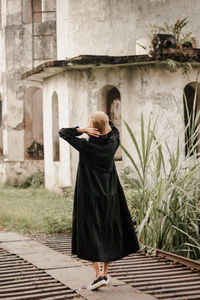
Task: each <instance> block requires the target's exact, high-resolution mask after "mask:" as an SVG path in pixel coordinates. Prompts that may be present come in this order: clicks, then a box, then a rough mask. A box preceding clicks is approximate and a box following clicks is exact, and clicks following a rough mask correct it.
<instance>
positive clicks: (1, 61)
mask: <svg viewBox="0 0 200 300" xmlns="http://www.w3.org/2000/svg"><path fill="white" fill-rule="evenodd" d="M34 1H35V3H36V4H37V5H38V3H39V2H40V1H39V0H34ZM1 2H2V7H1V8H2V26H1V27H0V65H1V68H0V93H1V96H2V102H3V121H2V132H3V157H2V160H1V164H4V163H5V166H4V165H3V166H2V167H1V172H0V181H4V180H10V179H9V178H13V174H15V176H16V177H17V176H18V175H17V174H18V173H19V172H18V171H17V172H16V173H15V172H13V168H14V162H16V169H17V170H18V169H19V165H20V166H21V167H22V169H23V168H24V169H26V167H24V165H23V164H21V163H20V164H19V165H17V162H23V161H24V159H26V158H27V157H26V155H25V154H26V149H25V148H26V141H25V138H26V136H25V129H26V128H25V127H26V126H25V111H24V96H25V93H26V91H27V90H28V89H29V88H33V89H34V88H38V87H40V85H38V84H36V83H30V82H26V81H22V80H21V75H22V74H23V73H24V72H26V71H28V70H30V69H32V67H33V66H36V65H38V64H40V63H42V62H44V61H46V60H51V59H55V58H56V35H55V32H56V14H55V0H52V1H47V0H43V1H42V5H43V6H44V9H46V10H50V9H52V10H53V11H54V12H53V13H50V15H49V14H46V17H45V18H44V20H42V18H41V21H39V19H38V18H36V20H37V21H35V22H33V23H32V21H33V19H32V17H33V15H34V14H32V0H2V1H1ZM50 4H51V5H52V7H50ZM36 8H37V7H36ZM37 9H39V6H38V8H37ZM40 15H41V14H40ZM47 15H48V17H47ZM34 18H35V17H34ZM36 98H37V99H34V95H33V99H32V100H33V101H35V100H36V102H37V101H38V97H36ZM40 98H41V97H40ZM41 106H42V103H38V104H37V105H36V104H35V105H33V106H32V110H33V115H34V116H35V117H34V118H33V120H31V121H32V123H34V124H32V131H33V136H35V137H36V139H37V140H38V141H39V142H40V143H43V141H42V131H41V130H42V124H40V125H39V122H38V118H39V116H40V114H41V113H40V112H41ZM37 109H38V110H39V112H37ZM39 119H40V120H41V118H39ZM39 126H40V129H39V128H38V127H39ZM0 135H1V134H0ZM29 146H30V145H29ZM40 159H41V157H40ZM9 162H10V164H11V165H12V166H11V168H9V167H8V164H9ZM37 164H38V165H39V162H38V163H35V165H37ZM42 164H43V163H42V162H41V163H40V167H41V165H42ZM30 165H31V164H30ZM36 169H37V167H36V168H35V167H34V165H33V170H32V171H33V172H35V170H36ZM11 170H12V171H11ZM29 171H30V168H29ZM3 172H6V173H5V174H3ZM21 174H25V172H23V170H22V171H21ZM6 178H7V179H6Z"/></svg>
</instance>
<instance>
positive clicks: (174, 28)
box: [151, 18, 197, 49]
mask: <svg viewBox="0 0 200 300" xmlns="http://www.w3.org/2000/svg"><path fill="white" fill-rule="evenodd" d="M188 22H189V20H188V19H187V18H183V19H180V18H178V19H177V20H176V23H175V24H173V25H169V24H168V23H167V22H164V24H163V25H162V26H157V25H152V35H151V37H152V38H151V43H153V39H154V38H155V37H156V36H157V35H158V34H159V33H165V34H172V35H173V36H174V37H175V40H176V48H178V49H182V48H184V47H185V48H195V47H197V39H196V37H195V36H194V35H193V34H192V32H189V33H184V32H183V29H184V27H185V26H186V25H187V24H188ZM152 46H153V44H152Z"/></svg>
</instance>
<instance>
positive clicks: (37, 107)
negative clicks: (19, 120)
mask: <svg viewBox="0 0 200 300" xmlns="http://www.w3.org/2000/svg"><path fill="white" fill-rule="evenodd" d="M42 102H43V100H42V89H41V88H38V87H30V88H29V89H28V90H27V91H26V93H25V96H24V158H25V159H44V151H43V103H42Z"/></svg>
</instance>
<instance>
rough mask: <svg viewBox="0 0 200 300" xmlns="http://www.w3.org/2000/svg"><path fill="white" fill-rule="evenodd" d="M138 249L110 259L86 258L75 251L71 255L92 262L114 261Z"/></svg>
mask: <svg viewBox="0 0 200 300" xmlns="http://www.w3.org/2000/svg"><path fill="white" fill-rule="evenodd" d="M139 250H140V249H138V250H136V251H131V252H126V253H125V254H123V255H121V256H118V257H117V258H114V259H111V260H99V259H97V258H93V259H91V258H88V257H87V258H86V256H82V255H78V254H77V253H75V252H72V254H73V255H76V256H77V257H78V258H80V259H83V260H87V261H92V262H105V263H106V262H107V263H108V262H112V261H116V260H120V259H122V258H123V257H126V256H128V255H129V254H133V253H136V252H138V251H139Z"/></svg>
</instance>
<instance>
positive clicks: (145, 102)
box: [44, 64, 200, 189]
mask: <svg viewBox="0 0 200 300" xmlns="http://www.w3.org/2000/svg"><path fill="white" fill-rule="evenodd" d="M197 74H198V69H195V68H193V70H192V71H191V72H190V73H189V74H187V75H183V74H182V73H181V72H173V73H172V72H170V71H169V69H168V68H167V66H166V65H162V64H155V65H146V66H128V67H127V66H126V67H113V68H111V67H110V68H105V69H101V68H96V69H92V70H91V69H90V70H74V71H68V72H64V73H62V74H60V75H57V76H55V77H51V78H49V79H48V80H46V81H45V83H44V98H45V102H44V144H45V176H46V186H47V188H49V189H59V186H60V187H63V186H69V185H71V184H72V185H74V182H75V175H76V170H77V161H78V152H77V151H76V150H74V149H72V147H69V145H68V144H67V143H66V142H65V141H63V140H60V162H56V163H55V162H53V152H52V151H53V150H52V149H53V142H52V136H51V135H49V132H51V126H52V120H51V116H52V111H51V107H52V106H51V97H52V95H53V93H54V91H56V93H57V94H58V99H59V125H60V128H61V127H71V126H72V127H73V126H80V127H82V126H83V127H84V126H86V125H87V123H88V119H89V115H90V114H91V112H93V111H95V110H99V109H104V108H105V104H104V102H105V98H104V97H105V95H104V94H103V93H102V90H103V89H104V88H105V87H106V86H115V87H116V88H117V89H118V90H119V92H120V94H121V107H122V120H125V121H127V122H128V124H129V125H130V127H131V128H132V130H133V131H134V133H135V134H136V137H137V139H140V131H141V126H140V117H141V112H143V113H144V121H145V127H146V126H147V122H148V119H149V116H150V115H151V116H152V117H153V119H155V118H156V117H158V121H157V122H158V126H157V129H156V136H157V137H158V138H160V140H161V142H162V143H163V144H164V143H165V140H167V142H168V145H169V146H170V148H171V150H172V151H173V149H175V147H176V141H177V137H178V136H179V137H180V151H181V153H182V155H184V150H185V149H184V112H183V90H184V87H185V86H186V85H187V84H188V83H189V82H193V81H195V80H196V78H198V76H197ZM199 80H200V79H199ZM86 87H87V88H86ZM174 99H176V101H175V100H174ZM176 102H177V104H178V106H177V104H176ZM121 142H122V143H123V144H124V145H125V146H126V147H127V148H128V149H129V151H130V152H131V153H132V154H133V155H134V156H135V158H136V160H137V157H136V152H135V150H134V147H133V145H132V142H131V139H130V137H129V134H128V132H127V130H126V129H125V127H124V125H123V124H122V135H121ZM122 158H123V160H122V163H121V165H120V164H119V168H120V167H122V168H123V167H125V166H126V165H130V161H129V160H128V158H127V157H126V155H125V154H124V153H122ZM117 164H118V163H117ZM119 168H118V169H119Z"/></svg>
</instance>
